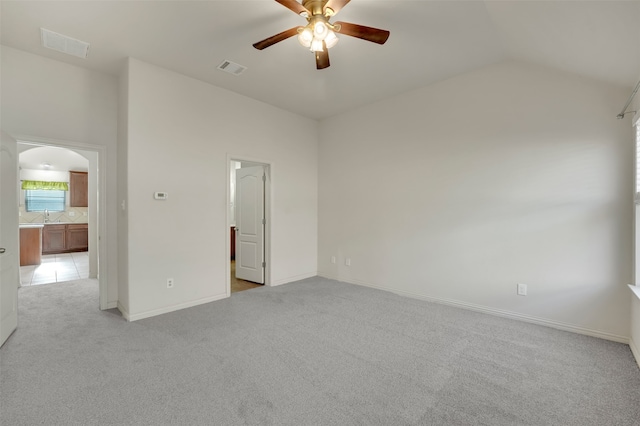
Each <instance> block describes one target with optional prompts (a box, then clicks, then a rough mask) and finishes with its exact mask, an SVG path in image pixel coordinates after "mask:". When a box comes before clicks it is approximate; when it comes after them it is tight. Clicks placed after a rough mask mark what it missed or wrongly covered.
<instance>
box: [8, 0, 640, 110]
mask: <svg viewBox="0 0 640 426" xmlns="http://www.w3.org/2000/svg"><path fill="white" fill-rule="evenodd" d="M0 7H1V9H0V18H1V33H0V37H1V42H2V44H3V45H5V46H10V47H14V48H16V49H21V50H25V51H27V52H31V53H34V54H37V55H42V56H45V57H49V58H53V59H56V60H59V61H63V62H67V63H70V64H74V65H78V66H81V67H85V68H89V69H93V70H98V71H101V72H105V73H109V74H113V75H118V73H119V72H120V70H121V69H122V66H123V63H124V60H125V58H126V57H134V58H137V59H140V60H142V61H145V62H148V63H151V64H155V65H158V66H161V67H164V68H167V69H170V70H173V71H176V72H179V73H181V74H184V75H187V76H190V77H193V78H196V79H198V80H202V81H206V82H209V83H211V84H214V85H216V86H219V87H223V88H226V89H228V90H231V91H233V92H237V93H239V94H242V95H245V96H248V97H250V98H254V99H257V100H260V101H263V102H266V103H269V104H272V105H275V106H277V107H280V108H283V109H285V110H289V111H292V112H295V113H298V114H300V115H303V116H307V117H310V118H314V119H322V118H325V117H329V116H332V115H334V114H339V113H341V112H344V111H347V110H350V109H353V108H356V107H358V106H361V105H364V104H367V103H371V102H375V101H378V100H381V99H384V98H388V97H391V96H394V95H397V94H399V93H402V92H405V91H408V90H411V89H415V88H418V87H422V86H426V85H429V84H432V83H434V82H437V81H441V80H444V79H447V78H451V77H453V76H456V75H459V74H462V73H465V72H469V71H473V70H474V69H478V68H481V67H484V66H487V65H489V64H493V63H497V62H501V61H505V60H510V59H516V60H522V61H526V62H530V63H533V64H537V65H541V66H547V67H552V68H556V69H559V70H562V71H566V72H571V73H575V74H578V75H582V76H585V77H589V78H594V79H598V80H602V81H605V82H609V83H612V84H615V85H618V86H621V87H627V88H629V89H630V90H631V89H632V88H633V87H634V86H635V84H636V82H637V81H638V79H639V78H640V0H636V1H612V0H603V1H579V0H577V1H576V0H574V1H553V0H551V1H537V0H536V1H522V0H511V1H488V0H486V1H480V0H477V1H456V0H447V1H431V0H414V1H403V0H352V1H351V2H350V3H349V4H347V5H346V6H345V7H344V8H343V9H342V10H341V11H340V12H339V13H338V15H337V16H336V17H335V18H333V19H332V22H333V21H336V20H339V21H347V22H353V23H357V24H362V25H367V26H371V27H376V28H383V29H387V30H389V31H390V32H391V36H390V38H389V40H388V41H387V43H386V44H385V45H382V46H380V45H377V44H374V43H369V42H366V41H362V40H360V39H357V38H353V37H347V36H341V37H340V41H339V43H338V44H337V45H336V46H335V47H333V48H332V49H331V50H330V51H329V53H330V60H331V66H330V67H329V68H327V69H324V70H316V69H315V60H314V57H313V54H312V53H310V52H309V51H308V49H305V48H303V47H302V46H301V45H300V44H299V43H298V42H297V40H296V38H295V37H292V38H290V39H287V40H285V41H282V42H280V43H278V44H276V45H274V46H271V47H269V48H267V49H265V50H262V51H259V50H256V49H254V48H253V47H252V44H253V43H255V42H257V41H259V40H262V39H264V38H266V37H269V36H271V35H274V34H276V33H279V32H281V31H283V30H285V29H288V28H291V27H294V26H297V25H304V24H305V23H306V21H305V20H304V19H303V18H301V17H300V16H297V15H296V14H295V13H293V12H291V11H290V10H288V9H287V8H285V7H283V6H282V5H280V4H278V3H277V2H275V1H274V0H255V1H251V0H231V1H220V0H209V1H184V0H181V1H126V0H125V1H114V0H111V1H55V0H49V1H41V2H40V1H7V0H3V1H1V2H0ZM41 27H42V28H46V29H49V30H51V31H55V32H57V33H60V34H64V35H67V36H70V37H73V38H76V39H79V40H82V41H86V42H88V43H90V44H91V47H90V49H89V57H88V58H87V59H78V58H75V57H72V56H68V55H65V54H62V53H59V52H56V51H53V50H50V49H46V48H44V47H43V46H42V45H41V41H40V28H41ZM224 60H230V61H233V62H236V63H238V64H241V65H243V66H246V67H247V70H246V71H245V72H244V73H243V74H242V75H239V76H235V75H231V74H228V73H224V72H222V71H219V70H217V69H216V68H217V66H218V65H220V64H221V63H222V62H223V61H224Z"/></svg>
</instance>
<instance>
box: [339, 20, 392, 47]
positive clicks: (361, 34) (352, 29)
mask: <svg viewBox="0 0 640 426" xmlns="http://www.w3.org/2000/svg"><path fill="white" fill-rule="evenodd" d="M334 25H336V26H337V25H340V30H338V31H336V32H337V33H338V34H344V35H348V36H351V37H357V38H361V39H362V40H367V41H372V42H374V43H378V44H384V43H385V42H386V41H387V39H388V38H389V34H391V33H390V32H389V31H387V30H379V29H378V28H372V27H365V26H364V25H358V24H350V23H349V22H336V23H335V24H334Z"/></svg>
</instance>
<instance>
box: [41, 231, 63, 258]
mask: <svg viewBox="0 0 640 426" xmlns="http://www.w3.org/2000/svg"><path fill="white" fill-rule="evenodd" d="M66 241H67V225H44V228H42V254H52V253H64V252H65V250H66Z"/></svg>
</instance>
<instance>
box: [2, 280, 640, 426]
mask: <svg viewBox="0 0 640 426" xmlns="http://www.w3.org/2000/svg"><path fill="white" fill-rule="evenodd" d="M19 293H20V294H19V300H20V308H19V312H20V326H19V329H18V330H17V331H16V333H14V335H13V336H12V337H11V338H10V340H9V341H8V342H7V343H6V344H5V345H4V346H3V348H2V349H0V422H1V424H3V425H35V424H44V425H102V424H105V425H106V424H114V425H115V424H118V425H169V424H174V425H245V424H249V425H509V426H512V425H580V426H587V425H598V426H602V425H638V424H640V370H639V369H638V366H637V364H636V363H635V361H634V359H633V357H632V355H631V352H630V350H629V347H628V346H626V345H623V344H618V343H613V342H609V341H605V340H599V339H595V338H591V337H586V336H582V335H577V334H572V333H568V332H563V331H559V330H554V329H551V328H545V327H541V326H537V325H532V324H527V323H523V322H517V321H513V320H508V319H504V318H498V317H494V316H489V315H484V314H480V313H476V312H471V311H466V310H461V309H456V308H452V307H448V306H443V305H438V304H431V303H427V302H424V301H419V300H413V299H407V298H403V297H400V296H397V295H394V294H391V293H386V292H382V291H378V290H374V289H369V288H365V287H359V286H353V285H349V284H343V283H339V282H336V281H331V280H325V279H321V278H312V279H307V280H303V281H300V282H297V283H293V284H289V285H284V286H279V287H275V288H270V287H260V288H257V289H254V290H250V291H244V292H241V293H237V294H234V295H233V296H232V297H231V298H228V299H225V300H221V301H217V302H213V303H210V304H207V305H202V306H198V307H195V308H191V309H186V310H182V311H178V312H174V313H170V314H166V315H161V316H158V317H154V318H149V319H145V320H141V321H137V322H133V323H127V322H126V321H125V320H123V319H122V318H121V317H120V315H119V314H118V313H117V312H116V311H113V310H110V311H105V312H100V311H99V310H98V308H97V306H98V288H97V284H96V283H95V282H92V281H82V280H81V281H75V282H70V283H63V284H53V285H45V286H34V287H25V288H22V289H20V292H19Z"/></svg>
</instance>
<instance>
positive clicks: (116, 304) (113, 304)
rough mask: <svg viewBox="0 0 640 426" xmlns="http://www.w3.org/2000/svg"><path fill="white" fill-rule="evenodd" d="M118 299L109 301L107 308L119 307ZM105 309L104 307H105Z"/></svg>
mask: <svg viewBox="0 0 640 426" xmlns="http://www.w3.org/2000/svg"><path fill="white" fill-rule="evenodd" d="M118 305H119V303H118V301H112V302H108V303H107V308H106V309H114V308H118ZM103 310H104V309H103Z"/></svg>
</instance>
